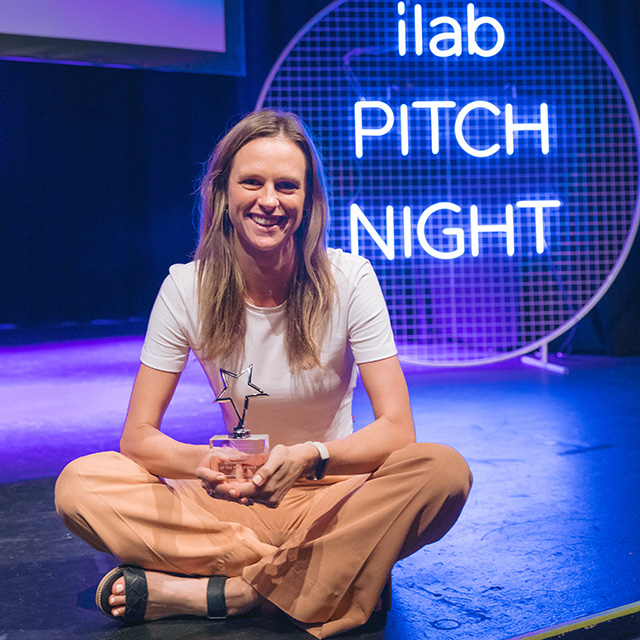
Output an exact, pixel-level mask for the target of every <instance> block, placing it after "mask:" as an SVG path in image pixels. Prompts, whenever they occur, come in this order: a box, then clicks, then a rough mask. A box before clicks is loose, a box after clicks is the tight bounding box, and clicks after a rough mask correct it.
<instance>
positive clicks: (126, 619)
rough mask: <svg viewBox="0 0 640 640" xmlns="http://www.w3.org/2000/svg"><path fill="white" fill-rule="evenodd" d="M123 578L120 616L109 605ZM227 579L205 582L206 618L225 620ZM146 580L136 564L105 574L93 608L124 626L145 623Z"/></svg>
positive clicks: (99, 585)
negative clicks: (123, 606) (122, 602)
mask: <svg viewBox="0 0 640 640" xmlns="http://www.w3.org/2000/svg"><path fill="white" fill-rule="evenodd" d="M122 577H124V585H125V586H124V588H125V591H124V596H125V611H124V615H123V616H118V617H117V618H116V616H114V615H113V614H112V613H111V612H112V611H113V609H114V607H112V606H111V605H110V604H109V598H110V597H111V593H112V589H113V583H114V582H115V581H116V580H118V579H119V578H122ZM226 581H227V576H211V577H210V578H209V582H208V583H207V618H208V619H209V620H224V619H225V618H226V617H227V604H226V601H225V599H224V585H225V582H226ZM147 598H148V592H147V578H146V576H145V571H144V569H142V568H141V567H136V566H135V565H126V564H124V565H121V566H119V567H116V568H115V569H112V570H111V571H109V573H107V575H106V576H104V578H102V580H100V584H98V588H97V590H96V605H97V606H98V609H100V611H102V613H104V615H106V616H108V617H109V618H116V619H117V620H121V621H122V622H123V623H124V624H126V625H133V624H140V623H142V622H144V614H145V611H146V608H147Z"/></svg>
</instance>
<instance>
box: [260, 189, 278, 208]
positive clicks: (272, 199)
mask: <svg viewBox="0 0 640 640" xmlns="http://www.w3.org/2000/svg"><path fill="white" fill-rule="evenodd" d="M258 204H259V205H260V206H261V207H263V208H264V209H270V210H273V209H275V208H276V207H277V206H278V194H277V193H276V190H275V189H274V188H273V185H270V184H265V185H264V186H263V187H262V189H261V190H260V196H259V198H258Z"/></svg>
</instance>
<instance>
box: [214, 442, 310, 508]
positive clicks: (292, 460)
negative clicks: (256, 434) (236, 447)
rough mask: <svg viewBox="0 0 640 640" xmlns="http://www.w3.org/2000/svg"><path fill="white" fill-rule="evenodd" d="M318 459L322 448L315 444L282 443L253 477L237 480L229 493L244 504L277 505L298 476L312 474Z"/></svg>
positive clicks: (272, 506)
mask: <svg viewBox="0 0 640 640" xmlns="http://www.w3.org/2000/svg"><path fill="white" fill-rule="evenodd" d="M317 459H318V450H317V449H316V448H315V447H314V446H313V445H312V444H295V445H292V446H289V447H287V446H284V445H282V444H278V445H276V446H275V447H273V449H271V452H270V453H269V458H268V459H267V462H266V463H265V464H264V465H263V466H262V467H261V468H260V469H258V471H257V472H256V474H255V475H254V476H253V478H252V479H251V481H250V482H242V483H238V484H235V483H234V486H233V487H231V488H230V490H229V495H230V496H231V497H232V498H233V499H235V500H237V501H238V502H242V503H244V504H252V503H254V502H258V503H260V504H263V505H265V506H267V507H271V508H273V509H275V508H276V507H277V506H278V505H279V504H280V502H281V501H282V499H283V498H284V496H285V495H286V494H287V492H288V491H289V489H291V487H292V486H293V485H294V484H295V482H296V480H299V479H300V478H302V477H305V476H308V475H311V473H312V472H313V470H314V469H315V465H316V461H317ZM221 488H222V487H221Z"/></svg>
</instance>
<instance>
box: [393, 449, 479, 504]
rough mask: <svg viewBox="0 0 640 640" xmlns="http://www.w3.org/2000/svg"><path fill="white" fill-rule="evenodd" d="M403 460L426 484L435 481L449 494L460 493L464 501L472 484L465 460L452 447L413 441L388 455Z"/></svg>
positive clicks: (471, 477)
mask: <svg viewBox="0 0 640 640" xmlns="http://www.w3.org/2000/svg"><path fill="white" fill-rule="evenodd" d="M393 456H395V457H396V458H397V459H403V460H405V461H406V462H407V463H409V465H410V466H411V468H412V469H413V470H414V472H415V474H416V475H417V476H418V477H421V478H422V479H423V480H424V481H425V482H426V483H432V482H433V481H434V479H436V478H437V482H438V483H439V484H440V485H441V486H442V487H443V489H445V490H446V492H447V493H448V494H449V495H452V496H453V495H460V496H463V497H464V499H465V500H466V497H467V495H468V494H469V491H470V489H471V485H472V483H473V476H472V474H471V470H470V469H469V465H468V464H467V461H466V460H465V459H464V458H463V457H462V456H461V455H460V453H458V451H456V450H455V449H453V448H452V447H449V446H447V445H444V444H436V443H431V442H416V443H414V444H410V445H409V446H407V447H404V448H403V449H400V450H399V451H396V452H394V454H392V457H393Z"/></svg>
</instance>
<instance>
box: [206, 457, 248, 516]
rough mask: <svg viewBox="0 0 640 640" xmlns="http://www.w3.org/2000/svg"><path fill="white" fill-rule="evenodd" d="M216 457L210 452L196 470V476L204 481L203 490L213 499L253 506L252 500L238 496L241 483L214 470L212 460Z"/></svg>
mask: <svg viewBox="0 0 640 640" xmlns="http://www.w3.org/2000/svg"><path fill="white" fill-rule="evenodd" d="M214 455H215V454H214V453H213V452H212V451H208V452H207V454H206V455H205V457H204V458H203V459H202V462H200V464H199V465H198V468H197V469H196V476H197V477H198V478H200V480H201V481H202V487H203V489H204V490H205V491H206V492H207V493H208V494H209V495H210V496H211V497H212V498H217V499H218V500H228V501H230V502H238V503H240V504H244V505H251V504H253V500H251V499H250V498H246V497H239V496H238V487H239V486H240V484H241V483H240V481H238V480H230V479H228V478H227V476H225V475H224V474H223V473H220V472H219V471H214V470H213V467H214V465H213V464H212V458H213V456H214Z"/></svg>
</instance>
